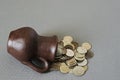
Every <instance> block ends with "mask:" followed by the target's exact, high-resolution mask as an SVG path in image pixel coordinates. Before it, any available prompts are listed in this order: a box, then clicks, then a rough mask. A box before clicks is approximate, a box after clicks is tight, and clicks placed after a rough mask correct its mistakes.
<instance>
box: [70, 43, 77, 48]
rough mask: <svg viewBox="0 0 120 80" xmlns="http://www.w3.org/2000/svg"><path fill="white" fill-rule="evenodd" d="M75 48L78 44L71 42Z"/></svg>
mask: <svg viewBox="0 0 120 80" xmlns="http://www.w3.org/2000/svg"><path fill="white" fill-rule="evenodd" d="M71 43H72V44H73V45H74V47H75V48H77V47H78V46H79V44H78V43H77V42H71Z"/></svg>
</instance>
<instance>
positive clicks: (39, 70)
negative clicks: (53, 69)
mask: <svg viewBox="0 0 120 80" xmlns="http://www.w3.org/2000/svg"><path fill="white" fill-rule="evenodd" d="M37 59H39V60H41V61H43V63H44V64H45V66H44V68H39V67H37V66H36V65H34V64H33V63H32V62H30V61H27V62H25V61H24V62H22V63H23V64H25V65H27V66H29V67H30V68H32V69H33V70H35V71H37V72H40V73H43V72H46V71H47V70H48V68H49V64H48V62H47V61H46V60H45V59H44V58H41V57H39V58H37Z"/></svg>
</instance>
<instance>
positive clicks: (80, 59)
mask: <svg viewBox="0 0 120 80" xmlns="http://www.w3.org/2000/svg"><path fill="white" fill-rule="evenodd" d="M74 57H75V59H76V60H77V61H83V60H84V59H85V57H76V56H74Z"/></svg>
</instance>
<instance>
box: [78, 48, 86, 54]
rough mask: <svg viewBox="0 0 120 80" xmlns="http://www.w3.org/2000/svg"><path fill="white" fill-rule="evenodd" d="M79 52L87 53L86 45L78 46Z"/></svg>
mask: <svg viewBox="0 0 120 80" xmlns="http://www.w3.org/2000/svg"><path fill="white" fill-rule="evenodd" d="M77 51H78V53H81V54H85V53H87V49H86V48H84V47H78V48H77Z"/></svg>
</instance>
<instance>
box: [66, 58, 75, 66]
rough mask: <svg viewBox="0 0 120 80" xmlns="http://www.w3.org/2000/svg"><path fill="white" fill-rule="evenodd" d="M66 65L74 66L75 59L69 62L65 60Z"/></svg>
mask: <svg viewBox="0 0 120 80" xmlns="http://www.w3.org/2000/svg"><path fill="white" fill-rule="evenodd" d="M66 64H67V65H68V66H69V67H72V66H75V65H76V64H77V61H76V60H75V58H72V59H70V60H67V61H66Z"/></svg>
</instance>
